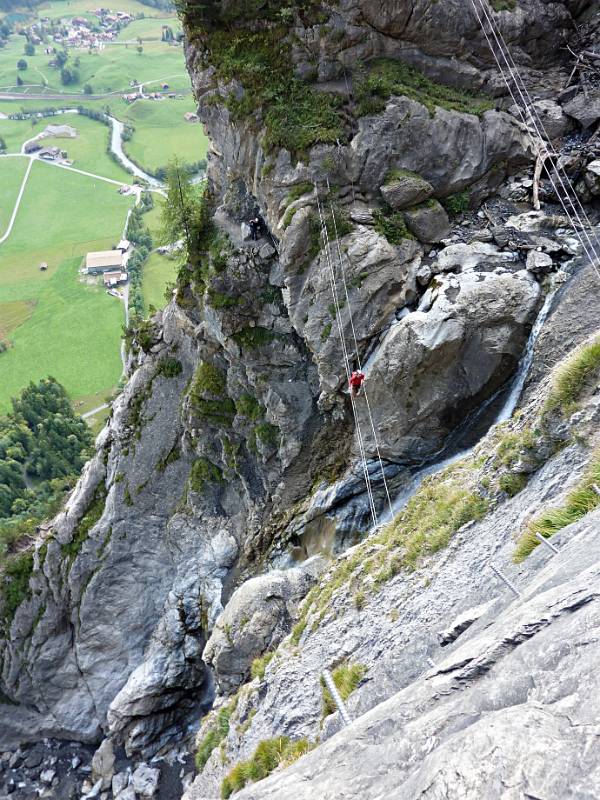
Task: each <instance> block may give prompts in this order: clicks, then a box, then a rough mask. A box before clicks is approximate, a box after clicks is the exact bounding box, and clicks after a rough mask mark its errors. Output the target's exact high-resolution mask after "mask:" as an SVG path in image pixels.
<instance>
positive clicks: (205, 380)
mask: <svg viewBox="0 0 600 800" xmlns="http://www.w3.org/2000/svg"><path fill="white" fill-rule="evenodd" d="M189 398H190V403H191V406H192V408H193V409H194V411H195V412H196V413H197V414H198V416H200V417H202V418H204V419H205V420H206V421H207V422H209V423H211V424H213V425H216V426H219V427H230V426H231V424H232V422H233V418H234V416H235V404H234V402H233V400H232V399H231V398H230V397H228V396H227V381H226V376H225V373H224V372H222V371H221V370H220V369H218V368H217V367H215V366H214V365H213V364H209V363H207V362H206V361H203V362H201V363H200V364H199V366H198V367H197V369H196V372H195V373H194V377H193V378H192V383H191V386H190V391H189Z"/></svg>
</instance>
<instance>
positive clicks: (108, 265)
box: [85, 250, 123, 275]
mask: <svg viewBox="0 0 600 800" xmlns="http://www.w3.org/2000/svg"><path fill="white" fill-rule="evenodd" d="M122 266H123V253H122V252H121V251H120V250H100V251H98V252H95V253H88V254H87V255H86V257H85V272H87V274H88V275H102V274H104V273H105V272H115V271H117V270H118V271H120V270H121V267H122Z"/></svg>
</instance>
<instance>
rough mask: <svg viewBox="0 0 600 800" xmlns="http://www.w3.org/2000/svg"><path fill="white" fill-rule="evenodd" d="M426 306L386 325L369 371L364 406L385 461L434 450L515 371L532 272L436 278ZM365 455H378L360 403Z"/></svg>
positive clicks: (526, 324)
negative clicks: (367, 399)
mask: <svg viewBox="0 0 600 800" xmlns="http://www.w3.org/2000/svg"><path fill="white" fill-rule="evenodd" d="M436 284H437V285H435V286H434V287H432V288H430V289H428V291H427V293H426V295H425V296H424V298H423V300H424V301H425V299H426V296H427V295H430V299H429V303H428V304H427V305H429V306H430V307H429V309H427V305H425V306H424V307H423V309H422V310H419V311H415V312H413V313H411V314H408V315H407V316H405V317H404V318H403V319H402V320H400V321H399V322H397V323H396V324H395V325H392V327H391V328H390V330H389V331H388V333H387V334H386V336H385V337H384V338H383V340H382V342H381V344H380V346H379V347H378V349H377V350H376V351H375V353H374V355H373V356H372V359H371V365H370V368H369V370H368V372H367V383H366V385H367V387H368V392H369V403H370V406H371V409H372V411H373V420H374V424H375V430H376V431H377V432H378V438H379V443H380V449H381V452H382V455H383V457H384V458H388V459H390V460H392V461H393V460H396V459H398V460H401V459H403V458H408V459H411V460H412V459H419V458H423V457H427V456H429V455H431V454H432V453H435V452H437V451H438V450H439V449H440V447H442V446H443V444H444V442H445V440H446V438H447V436H448V435H449V434H450V432H451V431H452V430H454V429H455V427H456V426H457V425H458V424H459V423H460V422H461V421H462V420H463V419H464V418H465V417H466V416H467V415H468V414H469V412H470V411H472V410H473V409H474V408H476V407H478V406H479V405H480V404H481V403H482V402H483V401H484V400H486V399H487V398H488V397H490V396H491V395H493V394H494V392H495V391H497V389H498V388H499V387H500V386H502V385H503V384H504V383H506V381H507V380H508V379H509V377H510V376H511V375H512V374H513V372H514V371H515V369H516V367H517V365H518V363H519V359H520V357H521V354H522V352H523V348H524V346H525V344H526V342H527V337H528V334H529V330H530V326H531V323H532V321H533V317H534V314H535V310H536V308H537V306H538V301H539V296H540V289H539V286H538V284H537V282H536V281H535V280H534V279H533V277H532V276H531V275H530V273H528V272H526V271H524V270H522V271H519V272H516V273H508V272H503V274H501V275H497V274H495V273H493V272H485V273H477V272H465V273H462V274H460V275H451V276H443V277H441V276H440V277H438V278H437V279H436ZM358 408H359V413H360V422H361V429H362V434H363V438H364V440H365V444H366V449H367V453H368V454H369V455H373V454H375V452H376V448H375V442H374V440H373V435H372V431H371V426H370V424H369V419H368V415H367V411H366V409H365V408H364V407H363V406H362V405H361V404H360V403H359V404H358Z"/></svg>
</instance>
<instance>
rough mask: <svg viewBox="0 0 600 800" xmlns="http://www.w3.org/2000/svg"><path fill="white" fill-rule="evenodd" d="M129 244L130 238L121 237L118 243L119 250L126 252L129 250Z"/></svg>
mask: <svg viewBox="0 0 600 800" xmlns="http://www.w3.org/2000/svg"><path fill="white" fill-rule="evenodd" d="M129 244H130V242H129V240H128V239H121V241H120V242H119V244H118V245H117V250H120V251H121V252H122V253H126V252H127V251H128V250H129Z"/></svg>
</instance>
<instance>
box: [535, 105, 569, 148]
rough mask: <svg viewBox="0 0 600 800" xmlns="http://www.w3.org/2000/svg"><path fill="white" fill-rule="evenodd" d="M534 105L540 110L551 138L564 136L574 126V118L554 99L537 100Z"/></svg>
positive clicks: (541, 117) (542, 120) (543, 123)
mask: <svg viewBox="0 0 600 800" xmlns="http://www.w3.org/2000/svg"><path fill="white" fill-rule="evenodd" d="M533 107H534V108H535V109H536V111H537V112H538V114H539V117H540V120H541V122H542V125H543V126H544V130H545V131H546V133H547V134H548V138H549V139H550V140H552V139H558V138H559V137H560V136H564V135H565V134H566V133H568V132H569V131H570V130H571V128H572V127H573V122H572V120H570V119H569V118H568V117H567V115H566V114H565V112H564V111H563V110H562V108H561V107H560V106H559V104H558V103H556V102H554V100H537V101H536V102H535V103H534V104H533Z"/></svg>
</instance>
